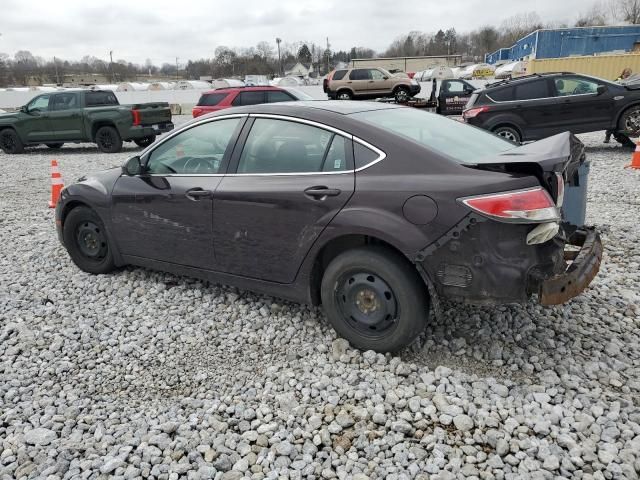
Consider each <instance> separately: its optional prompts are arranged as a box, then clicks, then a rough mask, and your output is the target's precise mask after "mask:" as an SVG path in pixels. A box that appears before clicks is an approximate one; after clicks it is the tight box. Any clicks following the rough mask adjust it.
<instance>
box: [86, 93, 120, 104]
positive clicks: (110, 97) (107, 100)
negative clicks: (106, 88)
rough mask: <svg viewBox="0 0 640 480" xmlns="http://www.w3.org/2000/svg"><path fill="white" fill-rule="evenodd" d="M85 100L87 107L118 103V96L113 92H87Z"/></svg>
mask: <svg viewBox="0 0 640 480" xmlns="http://www.w3.org/2000/svg"><path fill="white" fill-rule="evenodd" d="M85 101H86V102H87V107H97V106H99V105H100V106H102V105H118V98H117V97H116V95H115V93H113V92H87V93H86V97H85Z"/></svg>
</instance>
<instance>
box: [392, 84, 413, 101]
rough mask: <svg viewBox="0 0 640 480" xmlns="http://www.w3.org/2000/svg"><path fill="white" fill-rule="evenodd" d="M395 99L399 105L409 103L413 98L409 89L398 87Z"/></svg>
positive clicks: (394, 94)
mask: <svg viewBox="0 0 640 480" xmlns="http://www.w3.org/2000/svg"><path fill="white" fill-rule="evenodd" d="M393 98H395V100H396V102H398V103H407V101H408V100H409V99H410V98H411V93H410V92H409V89H408V88H407V87H398V88H396V90H395V92H393Z"/></svg>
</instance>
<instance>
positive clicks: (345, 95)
mask: <svg viewBox="0 0 640 480" xmlns="http://www.w3.org/2000/svg"><path fill="white" fill-rule="evenodd" d="M351 99H353V94H352V93H351V92H350V91H349V90H340V91H339V92H337V93H336V100H351Z"/></svg>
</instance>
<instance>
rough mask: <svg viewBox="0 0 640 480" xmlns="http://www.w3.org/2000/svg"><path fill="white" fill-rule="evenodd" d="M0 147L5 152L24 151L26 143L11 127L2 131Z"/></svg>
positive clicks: (0, 133)
mask: <svg viewBox="0 0 640 480" xmlns="http://www.w3.org/2000/svg"><path fill="white" fill-rule="evenodd" d="M0 148H1V149H2V151H3V152H4V153H9V154H12V153H22V152H24V144H23V143H22V140H20V137H19V136H18V134H17V133H16V132H15V130H12V129H10V128H5V129H4V130H2V131H1V132H0Z"/></svg>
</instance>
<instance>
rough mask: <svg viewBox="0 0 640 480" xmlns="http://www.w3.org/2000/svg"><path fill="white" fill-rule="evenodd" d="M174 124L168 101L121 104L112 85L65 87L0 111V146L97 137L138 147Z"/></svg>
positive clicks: (13, 148) (115, 148) (113, 146)
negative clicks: (11, 110)
mask: <svg viewBox="0 0 640 480" xmlns="http://www.w3.org/2000/svg"><path fill="white" fill-rule="evenodd" d="M172 129H173V123H172V122H171V110H170V108H169V104H168V103H166V102H157V103H141V104H136V105H120V104H119V103H118V99H117V97H116V96H115V94H114V93H113V92H112V91H110V90H67V91H63V92H56V93H46V94H44V95H38V96H37V97H35V98H34V99H32V100H31V101H30V102H29V103H28V104H26V105H25V106H23V107H21V108H20V110H18V111H17V112H14V113H4V114H1V115H0V148H2V151H4V152H5V153H22V152H23V151H24V147H25V146H28V145H38V144H45V145H47V146H48V147H50V148H60V147H62V145H63V144H65V143H68V142H71V143H80V142H95V143H96V144H97V145H98V148H99V149H100V150H101V151H102V152H105V153H115V152H119V151H120V150H121V149H122V142H130V141H133V142H135V143H136V144H137V145H139V146H140V147H146V146H147V145H150V144H151V143H153V141H154V140H155V138H156V135H158V134H160V133H164V132H168V131H170V130H172Z"/></svg>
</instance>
